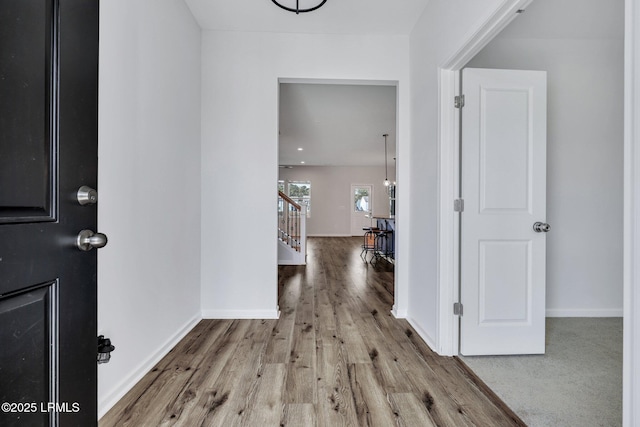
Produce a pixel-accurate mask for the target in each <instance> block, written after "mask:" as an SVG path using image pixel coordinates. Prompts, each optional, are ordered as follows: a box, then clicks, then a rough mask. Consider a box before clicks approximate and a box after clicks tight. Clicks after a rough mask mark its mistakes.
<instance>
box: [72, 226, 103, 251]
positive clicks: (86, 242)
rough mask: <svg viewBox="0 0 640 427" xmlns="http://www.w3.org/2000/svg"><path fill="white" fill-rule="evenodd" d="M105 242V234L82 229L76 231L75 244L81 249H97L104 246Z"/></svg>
mask: <svg viewBox="0 0 640 427" xmlns="http://www.w3.org/2000/svg"><path fill="white" fill-rule="evenodd" d="M107 242H108V240H107V236H106V235H104V234H102V233H94V232H93V231H91V230H82V231H81V232H80V233H78V239H77V240H76V246H77V247H78V249H80V250H81V251H90V250H91V249H93V248H96V249H98V248H102V247H104V246H106V244H107Z"/></svg>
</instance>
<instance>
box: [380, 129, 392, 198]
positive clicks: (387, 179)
mask: <svg viewBox="0 0 640 427" xmlns="http://www.w3.org/2000/svg"><path fill="white" fill-rule="evenodd" d="M382 136H384V186H385V187H388V186H389V184H391V183H390V182H389V174H388V170H387V137H388V136H389V134H388V133H385V134H384V135H382Z"/></svg>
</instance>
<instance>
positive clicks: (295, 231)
mask: <svg viewBox="0 0 640 427" xmlns="http://www.w3.org/2000/svg"><path fill="white" fill-rule="evenodd" d="M306 208H307V207H306V206H304V205H302V206H301V205H299V204H298V203H296V202H295V201H294V200H293V199H292V198H291V197H289V196H287V195H286V194H284V193H283V192H282V191H278V239H280V240H281V241H282V242H284V243H285V244H287V245H288V246H290V247H291V248H293V249H295V250H296V251H297V252H302V253H305V243H306V218H307V212H306V211H307V209H306Z"/></svg>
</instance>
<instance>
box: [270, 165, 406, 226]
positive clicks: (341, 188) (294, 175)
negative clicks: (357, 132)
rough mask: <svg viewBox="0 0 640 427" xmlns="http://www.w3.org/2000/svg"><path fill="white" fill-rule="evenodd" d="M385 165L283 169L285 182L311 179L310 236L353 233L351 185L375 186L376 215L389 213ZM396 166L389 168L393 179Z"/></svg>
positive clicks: (374, 210)
mask: <svg viewBox="0 0 640 427" xmlns="http://www.w3.org/2000/svg"><path fill="white" fill-rule="evenodd" d="M384 172H385V171H384V166H303V167H294V168H293V169H284V168H282V169H280V178H279V179H281V180H284V181H310V182H311V207H312V208H311V216H310V217H309V218H308V219H307V235H308V236H350V235H351V211H352V203H353V195H352V194H351V184H371V185H373V215H374V216H377V217H388V216H389V195H388V194H387V192H386V187H385V186H384V184H383V181H384V176H385V175H384ZM394 176H395V168H389V179H390V180H391V181H393V180H394Z"/></svg>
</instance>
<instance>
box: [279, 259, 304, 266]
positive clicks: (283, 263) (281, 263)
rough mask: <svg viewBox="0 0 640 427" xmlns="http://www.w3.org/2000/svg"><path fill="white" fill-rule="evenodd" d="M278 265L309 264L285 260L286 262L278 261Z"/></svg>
mask: <svg viewBox="0 0 640 427" xmlns="http://www.w3.org/2000/svg"><path fill="white" fill-rule="evenodd" d="M278 265H307V263H306V262H298V261H293V260H290V259H285V260H278Z"/></svg>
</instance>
